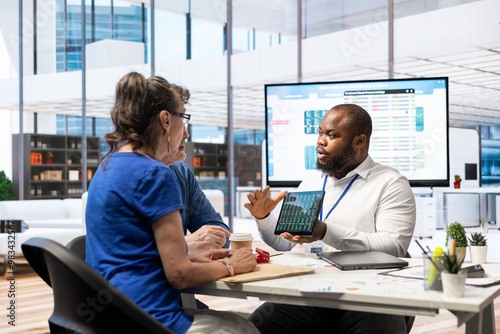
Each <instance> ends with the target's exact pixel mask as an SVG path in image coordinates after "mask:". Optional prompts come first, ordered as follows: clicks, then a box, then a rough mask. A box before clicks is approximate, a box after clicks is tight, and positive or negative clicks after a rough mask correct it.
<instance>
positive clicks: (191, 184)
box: [170, 162, 229, 248]
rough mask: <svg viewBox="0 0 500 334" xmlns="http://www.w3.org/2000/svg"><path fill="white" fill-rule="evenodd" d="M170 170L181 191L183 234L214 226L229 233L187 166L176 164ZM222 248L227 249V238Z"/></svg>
mask: <svg viewBox="0 0 500 334" xmlns="http://www.w3.org/2000/svg"><path fill="white" fill-rule="evenodd" d="M170 168H171V169H172V170H173V171H174V172H175V174H176V175H177V180H178V181H179V186H180V190H181V196H182V203H183V205H184V210H182V212H181V218H182V225H183V228H184V234H186V231H187V230H189V232H191V233H194V232H196V231H197V230H198V229H199V228H201V227H202V226H203V225H216V226H220V227H222V228H225V229H226V230H228V231H229V228H228V227H227V225H226V224H225V223H224V221H223V220H222V217H221V216H220V214H219V213H217V211H215V209H214V208H213V206H212V205H211V204H210V202H209V200H208V199H207V197H206V196H205V194H204V193H203V190H201V188H200V184H199V183H198V181H196V179H195V177H194V175H193V172H192V171H191V170H190V169H189V166H188V165H186V164H185V163H184V162H176V163H173V164H172V165H170ZM224 247H226V248H227V247H229V238H227V240H226V245H225V246H224Z"/></svg>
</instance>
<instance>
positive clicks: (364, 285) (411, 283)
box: [298, 275, 422, 293]
mask: <svg viewBox="0 0 500 334" xmlns="http://www.w3.org/2000/svg"><path fill="white" fill-rule="evenodd" d="M421 289H422V281H420V280H415V279H407V278H400V277H390V276H385V277H384V276H377V275H374V276H373V277H366V278H363V279H360V280H354V279H353V280H341V279H339V280H333V279H318V278H304V279H303V280H302V282H301V284H300V285H299V287H298V290H299V291H301V292H322V293H344V292H356V291H359V292H398V293H405V292H406V293H414V292H415V291H419V290H421Z"/></svg>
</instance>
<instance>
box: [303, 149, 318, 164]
mask: <svg viewBox="0 0 500 334" xmlns="http://www.w3.org/2000/svg"><path fill="white" fill-rule="evenodd" d="M317 157H318V154H317V152H316V146H306V147H304V158H305V159H304V162H305V167H306V169H316V161H317Z"/></svg>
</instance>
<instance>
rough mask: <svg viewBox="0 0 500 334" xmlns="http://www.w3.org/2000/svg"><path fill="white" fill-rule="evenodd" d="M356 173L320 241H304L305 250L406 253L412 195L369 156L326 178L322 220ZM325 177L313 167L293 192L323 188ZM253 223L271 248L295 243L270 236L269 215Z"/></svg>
mask: <svg viewBox="0 0 500 334" xmlns="http://www.w3.org/2000/svg"><path fill="white" fill-rule="evenodd" d="M357 174H359V176H358V178H357V179H356V180H355V181H354V182H353V184H352V186H351V188H350V189H349V190H348V191H347V193H346V194H345V196H344V197H343V198H342V199H341V200H340V202H339V203H338V205H337V207H336V208H335V209H334V210H333V211H332V212H331V214H330V215H329V216H328V218H326V220H324V222H325V223H326V224H327V230H326V234H325V236H324V238H323V240H321V241H316V242H313V243H308V244H305V246H306V247H305V249H306V251H307V252H310V251H311V248H312V247H314V248H318V247H320V248H321V251H333V250H342V251H354V250H358V251H359V250H378V251H382V252H385V253H388V254H391V255H394V256H398V257H403V256H405V254H406V252H407V250H408V246H409V245H410V241H411V237H412V235H413V230H414V229H415V219H416V210H415V197H414V195H413V192H412V190H411V188H410V184H409V182H408V180H407V179H406V177H404V176H403V175H401V174H400V173H399V172H398V171H397V170H395V169H394V168H392V167H388V166H384V165H381V164H378V163H375V162H374V161H373V159H372V158H371V157H370V156H368V157H367V158H366V159H365V160H364V161H363V162H362V163H361V164H360V165H359V166H358V167H356V168H355V169H354V170H352V171H351V172H349V173H348V174H347V175H346V176H345V177H343V178H342V179H337V178H335V177H332V176H327V182H326V186H325V191H326V194H325V198H324V200H323V219H325V216H326V215H327V213H328V212H329V211H330V209H331V208H332V207H333V205H334V204H335V202H337V200H338V198H339V197H340V196H341V194H342V193H343V192H344V190H345V188H346V187H347V185H348V184H349V182H350V181H351V180H352V179H353V178H354V177H355V176H356V175H357ZM325 176H326V173H323V172H321V171H318V170H316V171H314V172H313V173H312V174H311V175H310V176H308V177H307V178H305V179H304V180H303V181H302V183H301V184H300V185H299V188H298V191H311V190H322V189H323V184H324V182H325ZM257 225H258V227H259V232H260V234H261V236H262V240H264V241H265V242H266V243H267V244H268V245H269V246H271V247H273V248H274V249H276V250H279V251H288V250H291V249H292V248H293V247H294V246H295V245H296V244H295V243H292V242H289V241H288V240H286V239H283V238H281V237H280V236H279V235H274V229H275V226H276V217H275V216H274V214H273V213H271V214H270V215H269V216H268V217H266V218H264V219H257Z"/></svg>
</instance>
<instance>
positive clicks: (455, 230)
mask: <svg viewBox="0 0 500 334" xmlns="http://www.w3.org/2000/svg"><path fill="white" fill-rule="evenodd" d="M450 236H452V237H453V239H455V240H456V241H457V247H467V237H466V236H465V229H464V227H463V226H462V224H460V223H459V222H454V223H451V224H450V226H448V230H447V231H446V246H447V247H448V240H449V239H450Z"/></svg>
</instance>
